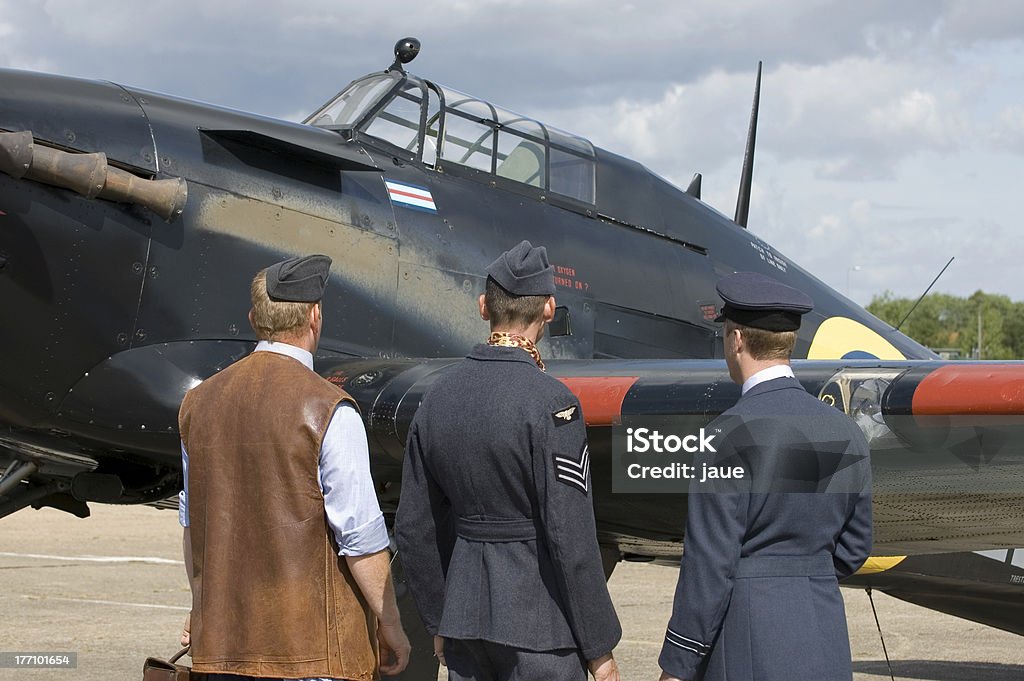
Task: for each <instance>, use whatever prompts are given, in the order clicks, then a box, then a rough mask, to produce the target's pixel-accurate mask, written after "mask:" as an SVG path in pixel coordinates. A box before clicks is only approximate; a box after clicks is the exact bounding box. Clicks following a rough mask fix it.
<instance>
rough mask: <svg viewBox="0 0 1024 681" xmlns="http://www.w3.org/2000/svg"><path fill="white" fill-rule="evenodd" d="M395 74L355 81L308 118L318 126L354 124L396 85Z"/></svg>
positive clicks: (310, 122) (307, 120) (308, 121)
mask: <svg viewBox="0 0 1024 681" xmlns="http://www.w3.org/2000/svg"><path fill="white" fill-rule="evenodd" d="M396 80H397V78H396V77H395V76H393V75H384V76H369V77H367V78H363V79H360V80H357V81H355V82H354V83H352V84H351V85H349V86H348V87H347V88H345V90H344V92H342V93H341V94H340V95H338V96H337V97H335V98H334V100H332V101H331V102H330V103H328V104H327V105H326V106H324V107H323V108H322V109H320V110H319V111H317V112H316V113H314V114H313V115H312V116H310V117H309V118H307V119H306V123H308V124H310V125H315V126H318V127H332V128H333V127H338V126H352V125H355V124H356V123H358V122H359V121H360V120H361V119H362V118H363V116H365V115H366V112H367V111H369V110H370V109H371V108H373V106H374V105H375V104H376V103H377V102H379V101H380V98H381V97H383V96H384V95H385V94H387V92H388V90H390V89H391V88H393V87H394V86H395V81H396Z"/></svg>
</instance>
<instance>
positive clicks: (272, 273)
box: [267, 255, 331, 303]
mask: <svg viewBox="0 0 1024 681" xmlns="http://www.w3.org/2000/svg"><path fill="white" fill-rule="evenodd" d="M330 274H331V259H330V258H329V257H328V256H326V255H306V256H302V257H298V258H289V259H288V260H284V261H282V262H279V263H275V264H273V265H271V266H270V267H268V268H267V295H268V296H270V299H271V300H278V301H284V302H288V303H315V302H317V301H319V300H320V299H321V298H323V297H324V289H325V288H327V278H328V277H329V276H330Z"/></svg>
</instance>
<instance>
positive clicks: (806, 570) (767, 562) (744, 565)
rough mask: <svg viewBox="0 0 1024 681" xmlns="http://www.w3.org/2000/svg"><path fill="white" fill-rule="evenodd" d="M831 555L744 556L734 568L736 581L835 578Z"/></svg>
mask: <svg viewBox="0 0 1024 681" xmlns="http://www.w3.org/2000/svg"><path fill="white" fill-rule="evenodd" d="M835 575H836V568H835V564H834V563H833V562H832V554H830V553H818V554H815V555H813V556H745V557H743V558H740V561H739V564H738V565H737V566H736V577H737V578H738V579H743V578H749V577H835Z"/></svg>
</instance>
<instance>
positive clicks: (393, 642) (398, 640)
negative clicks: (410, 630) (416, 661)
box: [377, 623, 412, 676]
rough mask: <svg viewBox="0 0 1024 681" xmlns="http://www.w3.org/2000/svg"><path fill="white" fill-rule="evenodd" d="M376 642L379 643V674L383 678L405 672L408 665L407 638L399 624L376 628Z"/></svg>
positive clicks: (383, 625)
mask: <svg viewBox="0 0 1024 681" xmlns="http://www.w3.org/2000/svg"><path fill="white" fill-rule="evenodd" d="M377 640H378V642H379V643H380V673H381V675H383V676H394V675H395V674H401V673H402V672H403V671H405V667H406V666H407V665H408V664H409V651H410V650H412V646H411V645H409V638H408V637H407V636H406V635H405V630H404V629H402V625H401V623H396V624H384V623H381V624H380V626H378V627H377Z"/></svg>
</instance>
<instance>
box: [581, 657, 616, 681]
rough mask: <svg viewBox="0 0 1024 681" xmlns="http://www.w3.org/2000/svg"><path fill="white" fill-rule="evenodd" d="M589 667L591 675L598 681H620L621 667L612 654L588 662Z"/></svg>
mask: <svg viewBox="0 0 1024 681" xmlns="http://www.w3.org/2000/svg"><path fill="white" fill-rule="evenodd" d="M587 667H589V668H590V673H591V674H593V675H594V679H596V681H619V665H617V664H616V663H615V658H614V657H612V654H611V653H608V654H607V655H602V656H601V657H599V658H597V659H596V660H590V661H589V662H587Z"/></svg>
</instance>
